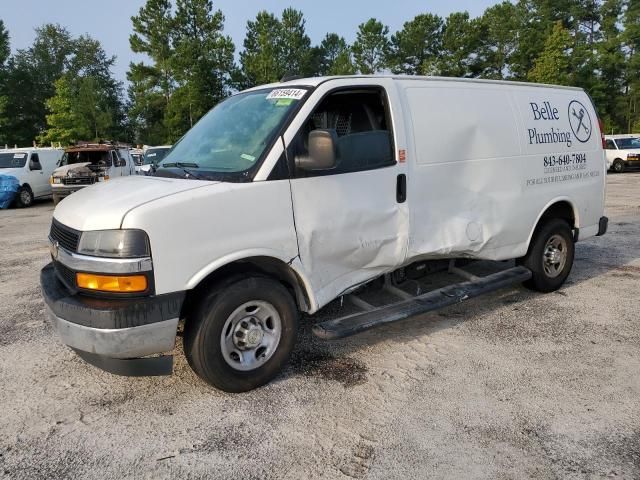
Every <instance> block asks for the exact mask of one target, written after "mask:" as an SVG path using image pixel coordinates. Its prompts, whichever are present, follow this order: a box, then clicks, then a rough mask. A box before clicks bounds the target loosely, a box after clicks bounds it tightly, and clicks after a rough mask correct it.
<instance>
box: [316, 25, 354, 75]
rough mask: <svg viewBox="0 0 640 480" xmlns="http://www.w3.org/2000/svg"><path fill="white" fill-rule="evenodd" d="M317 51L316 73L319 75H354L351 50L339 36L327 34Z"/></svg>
mask: <svg viewBox="0 0 640 480" xmlns="http://www.w3.org/2000/svg"><path fill="white" fill-rule="evenodd" d="M318 50H319V65H318V73H319V74H320V75H353V74H354V73H356V67H355V65H354V64H353V57H352V54H351V48H350V47H349V45H347V42H346V40H345V39H344V38H343V37H341V36H340V35H338V34H336V33H327V35H326V36H325V37H324V39H323V40H322V43H320V47H319V49H318Z"/></svg>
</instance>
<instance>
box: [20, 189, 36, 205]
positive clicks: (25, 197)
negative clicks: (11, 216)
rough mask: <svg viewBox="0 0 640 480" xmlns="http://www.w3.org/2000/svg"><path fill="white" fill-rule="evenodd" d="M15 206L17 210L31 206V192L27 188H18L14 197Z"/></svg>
mask: <svg viewBox="0 0 640 480" xmlns="http://www.w3.org/2000/svg"><path fill="white" fill-rule="evenodd" d="M16 205H17V206H18V208H29V207H30V206H31V205H33V192H32V191H31V189H30V188H29V187H20V189H19V190H18V194H17V195H16Z"/></svg>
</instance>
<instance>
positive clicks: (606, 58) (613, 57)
mask: <svg viewBox="0 0 640 480" xmlns="http://www.w3.org/2000/svg"><path fill="white" fill-rule="evenodd" d="M600 15H601V21H600V26H599V27H600V28H599V31H600V40H599V42H598V43H597V45H596V57H597V58H596V68H595V73H596V75H594V77H596V79H597V82H596V83H595V85H594V86H593V88H592V89H591V90H590V94H591V97H592V98H593V100H594V101H595V103H596V105H597V106H598V113H599V114H600V117H601V118H602V120H603V122H604V124H605V131H607V132H616V133H618V132H622V131H624V124H625V119H624V115H623V114H622V112H624V111H625V102H624V99H623V97H622V92H623V91H624V88H623V85H624V74H625V66H626V61H625V57H624V52H623V49H622V35H621V31H620V18H621V15H622V0H605V1H604V2H603V4H602V6H601V8H600Z"/></svg>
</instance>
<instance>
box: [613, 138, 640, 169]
mask: <svg viewBox="0 0 640 480" xmlns="http://www.w3.org/2000/svg"><path fill="white" fill-rule="evenodd" d="M605 149H606V150H605V151H606V156H607V169H608V170H611V171H612V172H615V173H622V172H624V171H625V170H626V169H627V168H638V167H640V136H638V135H607V136H605Z"/></svg>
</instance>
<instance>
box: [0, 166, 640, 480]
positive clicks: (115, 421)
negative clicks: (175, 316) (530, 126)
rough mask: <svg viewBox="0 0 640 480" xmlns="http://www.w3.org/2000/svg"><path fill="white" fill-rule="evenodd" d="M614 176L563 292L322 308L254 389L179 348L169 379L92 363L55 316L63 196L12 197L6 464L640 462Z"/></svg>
mask: <svg viewBox="0 0 640 480" xmlns="http://www.w3.org/2000/svg"><path fill="white" fill-rule="evenodd" d="M608 184H609V187H608V200H607V214H608V215H609V217H610V218H611V223H610V232H609V234H608V235H606V236H605V237H601V238H595V239H590V240H588V241H585V242H583V243H579V244H578V246H577V252H576V264H575V266H574V270H573V272H572V274H571V276H570V278H569V281H568V282H567V284H566V286H565V287H564V288H563V289H562V290H560V291H559V292H556V293H554V294H549V295H539V294H533V293H530V292H528V291H526V290H524V289H522V288H519V287H518V288H512V289H508V290H503V291H501V292H498V293H496V294H493V295H489V296H485V297H481V298H479V299H475V300H472V301H469V302H467V303H463V304H461V305H458V306H455V307H451V308H448V309H445V310H442V311H440V312H438V313H434V314H429V315H424V316H422V317H418V318H415V319H412V320H408V321H405V322H402V323H399V324H395V325H391V326H388V327H384V328H380V329H378V330H374V331H371V332H368V333H366V334H363V335H360V336H357V337H353V338H351V339H348V340H344V341H339V342H332V343H323V342H320V341H317V340H315V339H313V338H312V336H311V333H310V328H309V326H310V324H311V323H313V322H314V321H317V319H307V320H306V322H305V324H304V326H303V328H302V332H301V334H300V339H299V343H298V347H297V349H296V351H295V353H294V357H293V359H292V362H291V365H290V367H289V368H288V369H287V371H286V372H285V373H284V374H283V375H281V376H280V377H279V378H278V379H277V380H276V381H275V382H273V383H272V384H270V385H268V386H266V387H264V388H261V389H259V390H256V391H253V392H250V393H248V394H243V395H230V394H225V393H222V392H219V391H216V390H214V389H212V388H209V387H208V386H206V385H205V384H203V383H202V382H201V381H199V380H198V379H197V378H196V376H195V375H194V374H193V373H192V372H191V371H190V369H189V367H188V365H187V363H186V360H185V358H184V356H183V355H182V352H181V346H180V345H178V347H177V348H176V355H177V358H176V367H175V373H174V375H173V376H171V377H162V378H123V377H116V376H112V375H109V374H107V373H104V372H101V371H100V370H97V369H96V368H94V367H92V366H90V365H87V364H85V363H83V362H82V361H81V360H80V359H79V358H77V357H76V356H75V355H74V354H73V353H72V352H71V351H70V350H69V349H67V348H66V347H64V346H62V345H60V344H59V343H58V341H57V338H56V337H55V335H54V334H53V332H52V330H51V328H50V327H49V326H48V325H47V323H46V322H45V320H44V310H43V303H42V300H41V298H40V293H39V288H38V274H39V270H40V268H41V267H42V266H44V265H45V264H46V263H47V261H48V260H47V259H48V251H47V248H46V242H45V239H46V235H47V232H48V227H49V222H50V218H51V213H52V211H53V205H52V204H51V203H50V202H44V203H38V204H37V205H36V206H35V207H33V208H30V209H27V210H4V211H0V305H2V307H1V308H0V407H1V408H0V476H4V477H6V478H29V479H32V478H43V479H45V478H46V479H49V478H56V479H57V478H86V479H93V478H96V479H122V478H154V479H155V478H184V479H187V478H225V479H226V478H243V479H254V478H255V479H265V478H286V479H300V478H327V479H340V478H349V477H351V478H370V479H389V478H402V479H410V478H425V477H438V478H492V479H493V478H601V477H615V478H640V326H639V325H638V321H639V320H638V313H639V312H640V304H639V303H638V300H637V297H636V295H637V293H638V292H637V291H638V288H639V287H640V253H639V252H640V191H639V187H640V174H635V173H628V174H624V175H610V176H609V177H608ZM337 309H339V306H337V305H332V306H330V307H328V308H327V309H326V311H325V312H323V315H324V316H326V315H328V314H330V313H331V312H332V311H335V310H337ZM318 318H321V317H318Z"/></svg>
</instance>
